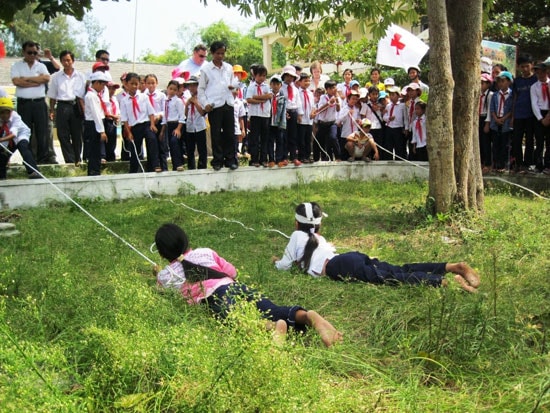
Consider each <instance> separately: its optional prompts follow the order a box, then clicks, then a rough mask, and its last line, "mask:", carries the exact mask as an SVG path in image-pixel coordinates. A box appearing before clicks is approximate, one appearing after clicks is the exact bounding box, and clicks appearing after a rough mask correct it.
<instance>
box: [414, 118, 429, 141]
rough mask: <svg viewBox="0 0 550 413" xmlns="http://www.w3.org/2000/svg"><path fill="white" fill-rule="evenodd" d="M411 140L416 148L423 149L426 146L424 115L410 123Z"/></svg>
mask: <svg viewBox="0 0 550 413" xmlns="http://www.w3.org/2000/svg"><path fill="white" fill-rule="evenodd" d="M411 130H412V139H411V143H416V147H417V148H423V147H425V146H426V139H427V134H426V114H423V115H422V116H420V117H418V116H417V117H416V118H415V119H413V121H412V122H411Z"/></svg>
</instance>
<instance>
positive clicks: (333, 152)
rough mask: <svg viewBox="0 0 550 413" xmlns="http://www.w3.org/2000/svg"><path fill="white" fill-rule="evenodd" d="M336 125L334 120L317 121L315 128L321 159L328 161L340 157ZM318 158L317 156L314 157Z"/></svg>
mask: <svg viewBox="0 0 550 413" xmlns="http://www.w3.org/2000/svg"><path fill="white" fill-rule="evenodd" d="M337 134H338V127H337V126H336V124H335V123H334V122H319V123H318V129H317V140H318V141H319V144H320V146H321V160H322V161H330V160H331V159H332V156H334V159H338V158H339V157H340V146H339V145H338V136H337ZM315 160H316V161H317V160H318V159H317V158H316V159H315Z"/></svg>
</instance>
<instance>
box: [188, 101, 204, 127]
mask: <svg viewBox="0 0 550 413" xmlns="http://www.w3.org/2000/svg"><path fill="white" fill-rule="evenodd" d="M185 118H186V121H185V130H186V131H187V132H189V133H197V132H200V131H203V130H205V129H206V120H205V118H204V116H202V115H201V114H200V113H199V111H198V110H197V108H196V107H195V105H193V104H190V105H189V106H187V111H186V114H185Z"/></svg>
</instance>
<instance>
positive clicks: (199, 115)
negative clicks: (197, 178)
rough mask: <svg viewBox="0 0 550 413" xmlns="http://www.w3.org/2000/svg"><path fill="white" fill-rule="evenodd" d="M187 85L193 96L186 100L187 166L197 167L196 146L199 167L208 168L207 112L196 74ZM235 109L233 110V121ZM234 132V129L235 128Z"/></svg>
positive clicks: (190, 168)
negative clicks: (199, 92) (199, 95)
mask: <svg viewBox="0 0 550 413" xmlns="http://www.w3.org/2000/svg"><path fill="white" fill-rule="evenodd" d="M185 86H186V87H187V89H188V90H189V93H190V94H191V96H190V97H189V98H188V99H187V101H186V102H185V118H186V122H185V130H186V134H185V146H186V150H187V168H188V169H189V170H192V169H195V168H196V167H197V164H196V162H195V148H196V149H197V152H198V153H199V163H198V169H206V167H207V166H208V165H207V162H208V161H207V159H208V152H207V147H206V119H205V115H206V112H205V110H204V109H203V107H202V105H201V103H200V102H199V99H198V97H197V95H198V87H199V81H198V79H197V77H196V76H191V77H190V78H189V80H186V81H185ZM234 117H235V111H233V121H234ZM233 133H234V130H233Z"/></svg>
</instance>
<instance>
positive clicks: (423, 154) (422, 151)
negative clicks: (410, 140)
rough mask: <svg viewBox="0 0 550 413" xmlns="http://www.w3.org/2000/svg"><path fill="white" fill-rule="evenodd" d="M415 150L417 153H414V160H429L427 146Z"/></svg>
mask: <svg viewBox="0 0 550 413" xmlns="http://www.w3.org/2000/svg"><path fill="white" fill-rule="evenodd" d="M415 151H416V153H414V154H413V160H415V161H420V162H427V161H428V148H427V147H426V146H423V147H422V148H416V149H415ZM411 154H412V152H411Z"/></svg>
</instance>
